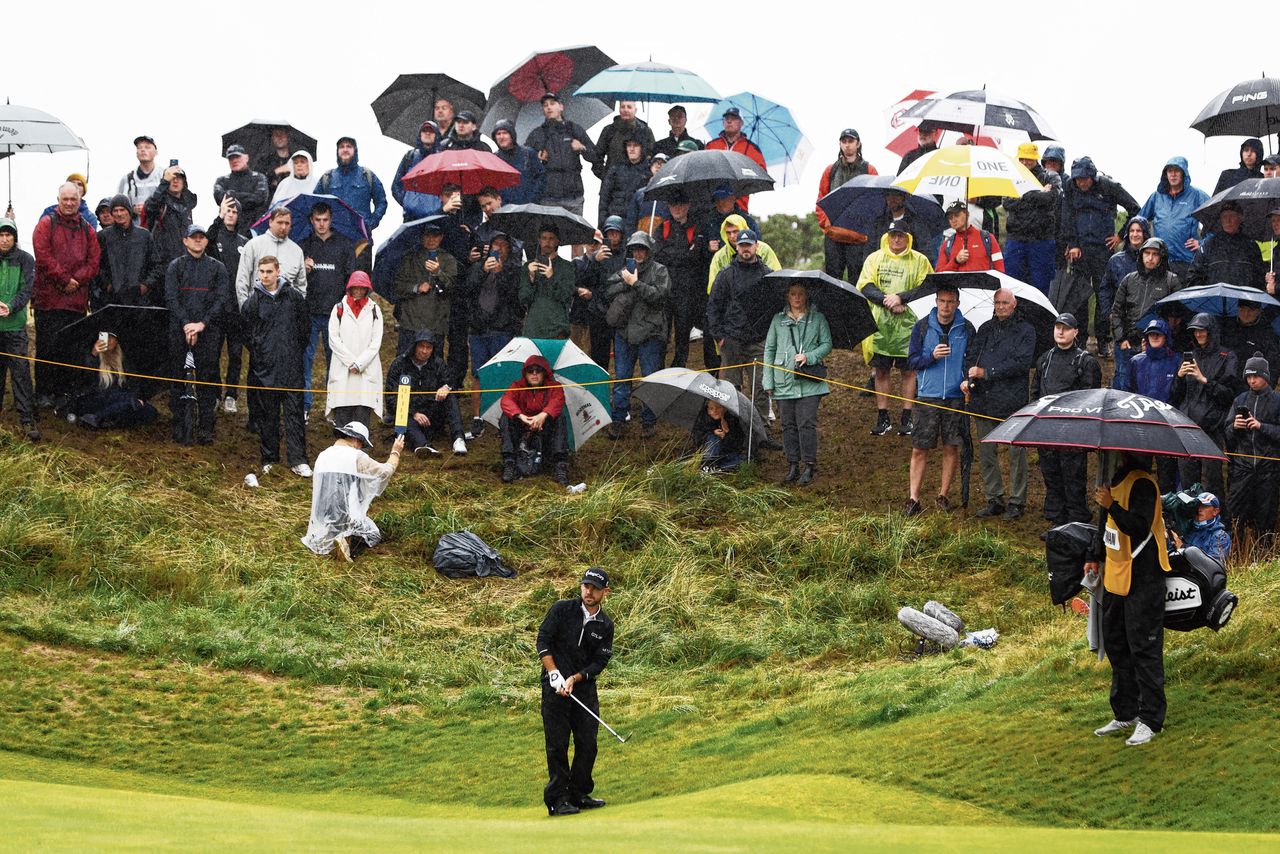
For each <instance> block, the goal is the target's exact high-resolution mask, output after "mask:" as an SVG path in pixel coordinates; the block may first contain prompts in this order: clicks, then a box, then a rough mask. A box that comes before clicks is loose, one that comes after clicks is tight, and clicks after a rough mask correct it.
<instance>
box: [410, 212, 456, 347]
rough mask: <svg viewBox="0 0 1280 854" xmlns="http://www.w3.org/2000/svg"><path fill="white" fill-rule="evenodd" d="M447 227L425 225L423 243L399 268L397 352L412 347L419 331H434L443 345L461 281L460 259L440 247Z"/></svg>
mask: <svg viewBox="0 0 1280 854" xmlns="http://www.w3.org/2000/svg"><path fill="white" fill-rule="evenodd" d="M443 242H444V229H443V227H442V226H441V224H440V223H439V222H429V223H427V224H426V225H425V226H423V228H422V245H421V246H420V247H419V248H418V249H417V250H416V251H414V252H410V253H409V254H408V255H406V256H405V257H404V259H403V260H402V261H401V262H400V266H399V268H398V269H397V270H396V278H395V289H396V295H397V296H398V297H399V298H400V301H399V303H397V305H398V307H399V308H400V336H399V339H398V340H397V342H396V354H397V355H399V354H403V353H405V352H406V351H407V350H408V349H409V348H410V347H412V346H413V342H414V339H415V338H416V337H417V334H418V333H419V332H421V331H423V330H426V331H428V332H430V333H432V334H433V335H434V336H435V338H436V342H437V344H438V345H439V346H440V347H441V348H443V346H444V340H445V336H446V335H447V334H448V332H449V315H450V312H451V310H452V304H453V292H454V288H455V286H456V283H457V281H458V262H457V260H456V259H454V257H453V255H451V254H450V253H448V252H445V251H444V250H443V249H441V247H440V244H441V243H443Z"/></svg>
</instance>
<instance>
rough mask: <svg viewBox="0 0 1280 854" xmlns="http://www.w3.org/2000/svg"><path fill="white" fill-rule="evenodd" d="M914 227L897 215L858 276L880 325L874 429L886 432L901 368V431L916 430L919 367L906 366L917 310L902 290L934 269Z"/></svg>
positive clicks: (874, 345)
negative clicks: (894, 374)
mask: <svg viewBox="0 0 1280 854" xmlns="http://www.w3.org/2000/svg"><path fill="white" fill-rule="evenodd" d="M911 243H912V237H911V232H910V231H908V230H907V227H906V224H905V223H904V222H903V221H902V220H895V221H894V222H893V223H891V224H890V225H889V230H888V231H887V232H885V234H884V236H883V237H881V238H880V248H879V249H878V250H876V251H875V252H872V253H871V254H870V255H868V256H867V260H866V261H864V262H863V264H862V275H860V276H859V277H858V290H860V291H862V293H863V294H864V295H866V297H867V299H869V300H870V301H871V313H872V314H873V315H874V316H875V319H876V331H875V334H873V335H872V336H871V359H870V362H871V368H872V370H874V371H875V386H876V409H877V410H879V411H878V413H877V416H876V424H875V426H874V427H872V428H871V435H873V436H884V435H885V434H887V433H888V432H889V430H890V429H892V426H893V425H892V423H891V422H890V421H889V395H888V390H889V375H890V372H891V371H892V370H893V369H894V368H897V369H898V373H899V375H900V376H901V377H902V382H901V389H900V390H899V394H900V395H901V397H903V398H904V401H903V403H902V420H901V422H899V425H898V435H899V436H910V435H911V430H912V426H913V425H912V421H911V408H912V406H911V401H912V399H913V398H914V397H915V396H916V372H915V371H913V370H910V369H908V368H907V347H908V345H910V343H911V327H912V326H914V325H915V322H916V319H917V318H916V316H915V313H914V312H913V311H911V309H909V308H907V304H906V303H904V302H903V301H902V297H901V296H900V294H902V293H904V292H905V291H909V290H911V289H913V288H916V287H919V285H920V283H921V282H923V281H924V277H925V276H927V275H929V274H930V273H932V272H933V265H932V264H930V263H929V259H928V258H926V257H925V256H923V255H921V254H920V253H919V252H917V251H915V249H913V248H912V245H911Z"/></svg>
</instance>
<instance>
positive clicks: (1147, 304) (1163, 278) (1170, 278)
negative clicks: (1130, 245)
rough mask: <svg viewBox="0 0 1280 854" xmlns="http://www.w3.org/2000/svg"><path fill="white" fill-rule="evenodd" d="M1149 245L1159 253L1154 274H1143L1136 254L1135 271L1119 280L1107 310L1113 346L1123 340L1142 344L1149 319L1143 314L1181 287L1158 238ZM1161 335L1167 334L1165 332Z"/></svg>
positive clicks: (1139, 257)
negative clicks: (1153, 244) (1155, 245)
mask: <svg viewBox="0 0 1280 854" xmlns="http://www.w3.org/2000/svg"><path fill="white" fill-rule="evenodd" d="M1149 242H1151V243H1157V242H1158V243H1159V246H1157V247H1154V248H1157V249H1159V250H1160V263H1159V264H1157V265H1156V268H1155V269H1154V270H1147V269H1146V268H1145V267H1143V266H1142V252H1141V250H1139V252H1138V262H1137V265H1136V269H1134V271H1133V272H1132V273H1130V274H1129V275H1127V276H1125V277H1124V278H1123V279H1121V280H1120V286H1119V287H1118V288H1116V298H1115V301H1114V302H1113V303H1112V306H1111V337H1112V338H1114V339H1115V340H1116V341H1117V342H1119V341H1123V340H1124V339H1126V338H1127V339H1128V340H1129V343H1130V344H1132V345H1133V346H1134V347H1137V346H1138V345H1139V344H1141V343H1142V338H1143V332H1142V330H1144V329H1145V328H1146V321H1147V320H1148V319H1150V318H1148V317H1147V314H1148V313H1149V312H1150V311H1151V309H1152V306H1154V305H1155V304H1156V303H1157V302H1159V301H1160V300H1162V299H1164V298H1165V297H1167V296H1168V295H1169V294H1171V293H1173V292H1174V291H1178V290H1181V289H1182V286H1183V282H1182V280H1180V279H1179V278H1178V277H1177V276H1175V275H1174V274H1173V273H1171V272H1170V271H1169V253H1168V250H1167V249H1166V248H1165V246H1164V242H1163V241H1160V240H1159V239H1158V238H1157V239H1156V240H1152V241H1149ZM1143 245H1144V246H1145V245H1146V244H1143ZM1165 332H1166V333H1168V329H1166V330H1165Z"/></svg>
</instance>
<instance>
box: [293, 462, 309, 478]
mask: <svg viewBox="0 0 1280 854" xmlns="http://www.w3.org/2000/svg"><path fill="white" fill-rule="evenodd" d="M289 471H291V472H293V473H294V474H296V475H297V476H298V477H311V466H309V465H307V464H306V463H298V464H297V465H296V466H294V467H293V468H291V469H289Z"/></svg>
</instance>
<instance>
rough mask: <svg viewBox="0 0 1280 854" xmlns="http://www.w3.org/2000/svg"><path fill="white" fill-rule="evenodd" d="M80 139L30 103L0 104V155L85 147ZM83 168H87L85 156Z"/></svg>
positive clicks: (11, 165) (11, 191)
mask: <svg viewBox="0 0 1280 854" xmlns="http://www.w3.org/2000/svg"><path fill="white" fill-rule="evenodd" d="M88 148H89V147H88V146H87V145H85V144H84V140H83V139H81V138H80V137H78V136H76V134H75V132H74V131H72V130H71V128H69V127H67V126H66V125H65V124H63V123H62V122H61V121H60V120H59V119H57V118H55V117H54V116H51V115H49V114H48V113H46V112H43V111H42V110H37V109H35V108H33V107H23V106H21V105H19V104H8V103H6V104H5V105H4V106H0V157H9V156H11V155H14V154H20V153H24V152H26V153H29V152H35V153H39V154H53V153H55V152H59V151H80V150H85V151H87V150H88ZM85 162H86V168H85V171H86V172H88V165H87V164H88V160H87V158H86V161H85ZM9 205H10V207H12V206H13V161H10V162H9Z"/></svg>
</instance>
